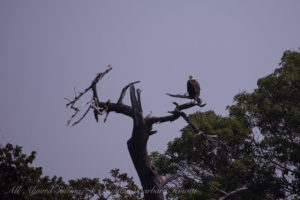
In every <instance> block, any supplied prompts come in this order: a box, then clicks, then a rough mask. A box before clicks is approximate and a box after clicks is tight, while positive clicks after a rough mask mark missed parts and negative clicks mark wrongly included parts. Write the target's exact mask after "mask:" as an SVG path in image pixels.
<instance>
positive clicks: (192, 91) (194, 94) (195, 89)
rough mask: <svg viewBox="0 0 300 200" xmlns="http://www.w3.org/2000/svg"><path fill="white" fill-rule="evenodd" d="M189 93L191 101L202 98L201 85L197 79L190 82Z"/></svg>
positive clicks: (188, 83) (188, 85)
mask: <svg viewBox="0 0 300 200" xmlns="http://www.w3.org/2000/svg"><path fill="white" fill-rule="evenodd" d="M187 91H188V94H189V97H190V98H191V99H195V100H198V99H199V96H200V85H199V83H198V81H196V80H195V79H191V80H188V82H187Z"/></svg>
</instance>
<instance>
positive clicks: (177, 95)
mask: <svg viewBox="0 0 300 200" xmlns="http://www.w3.org/2000/svg"><path fill="white" fill-rule="evenodd" d="M166 95H168V96H170V97H177V98H183V99H191V97H190V96H188V95H182V94H170V93H166Z"/></svg>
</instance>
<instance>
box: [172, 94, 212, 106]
mask: <svg viewBox="0 0 300 200" xmlns="http://www.w3.org/2000/svg"><path fill="white" fill-rule="evenodd" d="M166 95H169V96H170V97H177V98H183V99H191V97H190V96H188V95H182V94H170V93H166ZM194 104H195V105H197V106H199V107H201V108H202V107H204V106H205V105H206V103H204V104H202V100H201V99H200V98H199V102H195V103H194Z"/></svg>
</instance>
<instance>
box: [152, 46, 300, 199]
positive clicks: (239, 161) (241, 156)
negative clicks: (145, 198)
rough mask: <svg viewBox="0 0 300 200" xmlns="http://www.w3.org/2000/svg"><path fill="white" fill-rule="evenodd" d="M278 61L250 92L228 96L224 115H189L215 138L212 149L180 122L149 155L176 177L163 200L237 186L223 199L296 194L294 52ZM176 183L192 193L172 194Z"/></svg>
mask: <svg viewBox="0 0 300 200" xmlns="http://www.w3.org/2000/svg"><path fill="white" fill-rule="evenodd" d="M280 65H281V66H280V68H278V69H276V70H275V71H274V72H273V73H272V74H270V75H268V76H266V77H264V78H261V79H259V80H258V82H257V85H258V88H257V89H255V90H254V91H253V92H252V93H247V92H242V93H239V94H238V95H236V96H235V97H234V100H235V104H234V105H232V106H228V110H229V117H222V116H218V115H216V114H215V113H214V112H213V111H208V112H205V113H201V112H197V113H194V114H192V115H190V119H191V120H192V121H193V122H194V123H195V124H197V126H198V127H199V128H200V129H201V130H202V131H203V132H204V133H205V134H206V135H214V136H217V137H215V139H216V140H217V142H218V145H217V146H218V147H217V148H214V147H212V146H211V145H210V144H209V143H208V141H207V139H205V138H204V137H202V136H201V135H199V134H198V133H195V132H194V131H193V129H192V128H191V127H190V126H186V127H185V128H183V129H182V136H181V137H179V138H176V139H175V140H174V141H172V142H170V143H169V144H168V149H167V151H166V152H165V153H164V154H159V153H157V152H156V153H153V154H152V157H151V158H152V160H153V162H154V163H155V165H156V167H157V168H158V170H159V171H160V172H162V173H164V174H167V173H171V174H174V173H176V174H177V175H179V176H177V178H176V179H174V180H172V181H171V182H170V183H169V184H168V185H167V186H166V189H167V191H168V194H167V197H168V199H218V198H219V197H221V196H224V195H225V193H224V192H222V191H226V192H230V191H234V190H236V189H237V188H241V187H242V186H246V187H247V189H246V190H242V191H239V192H236V193H235V194H233V195H230V196H229V197H228V198H227V199H243V200H244V199H246V200H247V199H249V200H250V199H298V198H299V197H300V189H299V188H300V179H299V177H300V170H299V169H300V156H299V155H300V53H299V52H292V51H286V52H285V53H284V55H283V57H282V61H281V63H280ZM179 187H182V188H184V189H186V190H188V189H191V188H193V189H195V191H194V192H190V193H181V194H179V193H176V192H172V191H176V189H178V188H179Z"/></svg>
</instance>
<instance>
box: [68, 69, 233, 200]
mask: <svg viewBox="0 0 300 200" xmlns="http://www.w3.org/2000/svg"><path fill="white" fill-rule="evenodd" d="M111 69H112V67H111V66H108V67H107V69H106V70H105V71H104V72H102V73H99V74H97V76H96V77H95V79H94V80H93V81H92V83H91V85H90V86H89V87H87V88H86V89H85V90H84V91H83V92H79V93H78V94H77V93H76V92H75V97H74V99H72V100H69V99H67V98H65V99H66V100H67V101H68V103H67V104H66V106H67V107H68V108H70V109H72V110H74V114H73V115H72V116H71V118H70V119H69V120H68V123H67V125H70V124H71V122H72V121H73V120H74V119H75V117H76V116H77V115H78V114H79V113H80V111H82V110H83V109H84V108H86V107H87V108H86V110H85V112H84V113H83V114H82V116H81V117H79V119H78V120H77V121H75V122H73V123H72V126H74V125H76V124H78V123H79V122H80V121H81V120H82V119H83V118H84V117H85V116H86V115H87V113H88V112H89V111H91V110H93V111H94V116H95V120H96V121H98V116H99V115H104V114H106V117H105V119H104V121H106V119H107V116H108V114H109V113H110V112H115V113H120V114H123V115H126V116H128V117H130V118H132V119H133V129H132V135H131V137H130V138H129V140H128V141H127V147H128V150H129V153H130V156H131V159H132V162H133V164H134V167H135V169H136V171H137V174H138V176H139V179H140V181H141V184H142V187H143V191H144V198H145V199H146V200H162V199H163V198H164V197H163V191H162V188H163V186H164V185H165V184H166V183H167V182H168V181H169V180H170V179H172V177H174V176H176V175H170V174H167V175H165V176H162V175H159V173H158V172H157V170H156V169H155V167H154V166H153V165H152V163H151V161H150V158H149V155H148V152H147V143H148V140H149V137H150V136H151V135H153V134H155V133H156V132H157V131H156V130H153V125H154V124H157V123H164V122H173V121H175V120H177V119H178V118H179V117H183V118H184V119H185V120H186V121H187V123H189V124H190V125H191V126H192V127H193V129H194V130H195V131H197V132H198V133H199V134H200V135H201V136H202V137H204V138H206V139H207V140H208V141H209V143H210V144H211V145H217V144H216V143H215V142H216V140H214V139H213V138H212V137H208V136H207V135H205V134H204V133H203V132H202V131H201V130H200V129H198V128H197V127H196V125H195V124H194V123H193V122H192V121H191V120H190V119H189V118H188V116H187V115H186V114H185V113H184V112H183V110H186V109H189V108H192V107H194V106H199V107H203V106H205V104H201V102H197V103H193V102H189V103H185V104H181V105H179V104H177V103H176V102H173V103H174V105H175V109H174V110H173V111H170V112H169V114H168V115H166V116H161V117H155V116H151V115H150V114H149V115H147V116H146V117H144V115H143V109H142V102H141V96H140V94H141V90H140V89H137V90H136V89H135V87H134V85H135V84H137V83H139V82H140V81H135V82H132V83H129V84H128V85H126V86H125V87H124V88H123V90H122V91H121V94H120V97H119V99H118V101H117V102H116V103H112V102H110V100H108V101H106V102H105V101H100V99H99V97H98V92H97V84H98V83H99V81H100V80H101V79H102V78H103V77H104V76H105V75H106V74H107V73H109V72H110V71H111ZM128 88H129V90H130V101H131V105H126V104H124V103H123V99H124V97H125V94H126V91H127V90H128ZM88 91H92V93H93V97H92V98H91V99H89V100H88V101H86V102H84V103H83V104H81V105H80V106H76V103H77V102H78V100H79V99H80V98H81V97H82V96H83V95H85V94H86V93H87V92H88ZM167 95H169V96H172V97H179V98H188V97H187V96H186V95H180V94H179V95H174V94H167ZM227 194H228V193H227Z"/></svg>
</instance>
